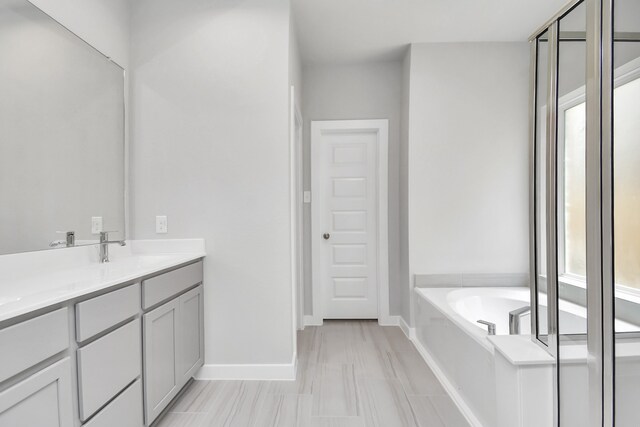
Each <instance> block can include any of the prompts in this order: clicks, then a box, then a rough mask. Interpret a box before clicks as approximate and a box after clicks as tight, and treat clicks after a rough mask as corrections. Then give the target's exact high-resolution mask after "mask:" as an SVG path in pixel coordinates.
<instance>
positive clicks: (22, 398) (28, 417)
mask: <svg viewBox="0 0 640 427" xmlns="http://www.w3.org/2000/svg"><path fill="white" fill-rule="evenodd" d="M72 425H73V394H72V391H71V363H69V358H68V357H67V358H65V359H63V360H61V361H59V362H57V363H55V364H53V365H51V366H49V367H48V368H45V369H43V370H42V371H40V372H38V373H36V374H33V375H32V376H30V377H29V378H27V379H25V380H24V381H22V382H19V383H18V384H16V385H14V386H13V387H11V388H9V389H7V390H5V391H3V392H2V393H0V426H3V427H4V426H6V427H8V426H11V427H33V426H38V427H60V426H65V427H66V426H72Z"/></svg>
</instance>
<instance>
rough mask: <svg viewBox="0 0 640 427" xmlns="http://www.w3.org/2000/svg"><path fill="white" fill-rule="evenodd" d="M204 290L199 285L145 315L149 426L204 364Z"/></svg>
mask: <svg viewBox="0 0 640 427" xmlns="http://www.w3.org/2000/svg"><path fill="white" fill-rule="evenodd" d="M202 289H203V287H202V285H198V286H197V287H196V288H194V289H191V290H190V291H188V292H186V293H184V294H182V295H180V296H177V297H175V298H173V299H171V300H169V301H168V302H166V303H164V304H162V305H161V306H159V307H157V308H155V309H153V310H151V311H149V312H148V313H146V314H145V315H144V316H143V324H144V355H145V356H144V359H145V360H144V385H145V387H144V388H145V397H146V399H145V415H146V417H145V420H146V422H147V425H149V424H151V423H152V422H153V421H154V420H155V419H156V418H157V417H158V415H160V413H162V411H163V410H164V408H166V407H167V405H168V404H169V402H171V400H172V399H173V398H174V397H175V396H176V395H177V394H178V392H179V391H180V389H181V388H182V387H183V386H184V385H185V384H186V383H187V382H188V381H189V379H191V377H192V376H193V374H194V373H195V371H196V370H197V369H198V368H200V367H201V366H202V364H203V363H204V341H203V336H204V335H203V324H204V318H203V300H202V297H203V293H202Z"/></svg>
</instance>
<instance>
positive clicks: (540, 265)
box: [534, 31, 549, 344]
mask: <svg viewBox="0 0 640 427" xmlns="http://www.w3.org/2000/svg"><path fill="white" fill-rule="evenodd" d="M536 43H537V58H536V61H537V62H536V70H537V71H536V95H535V96H536V99H535V115H536V117H535V119H536V129H535V169H534V171H535V172H534V173H535V177H534V179H535V219H536V272H535V274H536V277H535V280H536V292H537V293H538V304H537V307H535V309H536V310H537V316H536V319H537V322H538V339H539V340H540V341H542V342H544V343H545V344H546V343H547V334H548V328H547V304H546V301H547V250H546V247H547V224H546V194H547V192H546V185H547V184H546V144H547V141H546V135H547V125H546V117H547V91H548V84H547V73H548V63H549V41H548V31H545V32H544V33H542V34H541V35H540V36H539V37H538V39H537V40H536Z"/></svg>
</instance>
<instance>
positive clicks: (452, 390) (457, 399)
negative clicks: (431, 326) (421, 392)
mask: <svg viewBox="0 0 640 427" xmlns="http://www.w3.org/2000/svg"><path fill="white" fill-rule="evenodd" d="M411 342H413V345H414V346H415V348H416V349H417V350H418V353H420V355H421V356H422V358H423V359H424V361H425V362H426V363H427V365H429V367H430V368H431V370H432V371H433V373H434V374H435V376H436V378H438V381H440V384H442V387H444V389H445V390H446V391H447V393H448V394H449V396H450V397H451V400H453V403H455V404H456V406H457V407H458V409H459V410H460V412H461V413H462V415H463V416H464V417H465V418H466V419H467V422H468V423H469V424H470V425H471V426H472V427H483V426H482V423H480V420H478V417H476V415H475V414H474V413H473V411H472V410H471V408H469V406H468V405H467V403H466V402H465V401H464V399H463V398H462V396H460V393H458V390H457V389H456V387H455V386H454V385H453V384H452V383H451V381H449V378H447V376H446V375H445V373H444V372H442V369H440V367H439V366H438V363H437V362H436V361H435V360H434V358H433V357H432V356H431V353H429V351H428V350H427V349H426V348H424V346H423V345H422V344H421V343H420V341H419V340H418V339H417V338H416V336H415V329H414V333H413V338H412V339H411Z"/></svg>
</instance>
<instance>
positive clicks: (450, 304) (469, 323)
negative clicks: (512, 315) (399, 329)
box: [414, 287, 584, 427]
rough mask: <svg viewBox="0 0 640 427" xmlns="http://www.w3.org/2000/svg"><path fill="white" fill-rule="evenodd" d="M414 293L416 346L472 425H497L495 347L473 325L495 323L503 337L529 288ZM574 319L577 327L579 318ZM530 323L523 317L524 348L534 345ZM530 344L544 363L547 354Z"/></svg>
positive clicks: (483, 330)
mask: <svg viewBox="0 0 640 427" xmlns="http://www.w3.org/2000/svg"><path fill="white" fill-rule="evenodd" d="M415 293H416V296H417V298H414V313H415V338H416V346H417V347H418V349H419V350H420V352H421V353H422V354H423V356H424V357H425V359H427V361H428V362H429V363H430V365H431V366H432V368H434V370H435V371H436V373H437V374H438V376H439V377H440V379H441V381H442V382H443V384H445V387H446V388H447V389H448V391H449V392H450V394H452V397H453V398H454V400H455V401H456V404H457V405H458V406H459V407H460V409H461V410H462V412H463V413H464V414H465V416H466V417H467V419H468V420H469V422H470V423H471V424H472V425H474V426H485V427H495V426H498V425H502V423H501V422H500V421H499V418H500V417H499V416H498V413H497V412H498V405H497V399H496V395H497V391H496V390H497V386H496V367H495V366H496V363H495V357H494V352H495V350H494V344H493V343H492V342H491V341H490V340H489V339H487V337H488V334H487V327H486V326H484V325H481V324H478V323H476V322H477V320H486V321H489V322H492V323H495V324H496V334H497V335H508V334H509V312H510V311H513V310H516V309H519V308H522V307H525V306H528V305H529V289H528V288H526V287H496V288H489V287H487V288H484V287H482V288H481V287H470V288H415ZM574 320H575V321H576V327H579V326H580V324H581V322H582V321H583V320H584V318H582V319H581V318H580V316H576V317H575V319H574ZM530 323H531V319H530V317H529V316H523V317H522V319H521V334H525V335H526V338H525V336H524V335H523V337H522V339H523V340H524V341H523V345H533V344H532V343H531V342H530V337H529V334H530V330H531V325H530ZM527 340H528V342H527ZM533 346H534V350H539V351H540V353H539V356H540V357H541V359H542V360H543V363H547V362H548V361H549V360H548V359H549V357H547V355H546V352H545V351H544V350H542V349H537V348H535V347H536V346H535V345H533ZM501 415H502V414H501Z"/></svg>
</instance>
